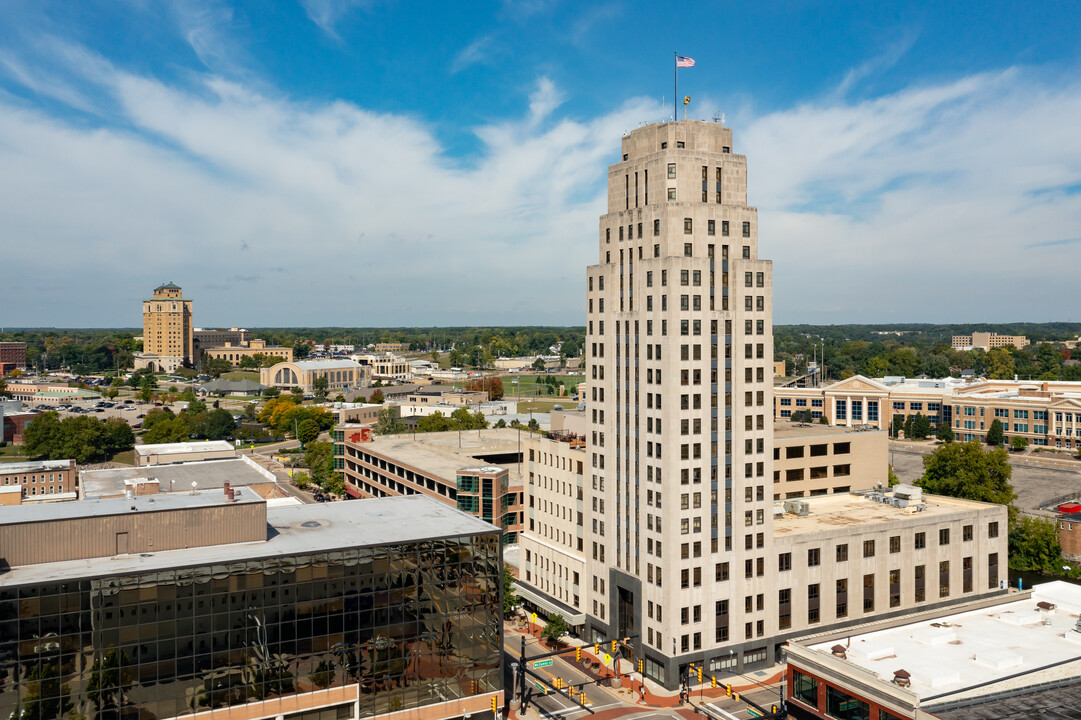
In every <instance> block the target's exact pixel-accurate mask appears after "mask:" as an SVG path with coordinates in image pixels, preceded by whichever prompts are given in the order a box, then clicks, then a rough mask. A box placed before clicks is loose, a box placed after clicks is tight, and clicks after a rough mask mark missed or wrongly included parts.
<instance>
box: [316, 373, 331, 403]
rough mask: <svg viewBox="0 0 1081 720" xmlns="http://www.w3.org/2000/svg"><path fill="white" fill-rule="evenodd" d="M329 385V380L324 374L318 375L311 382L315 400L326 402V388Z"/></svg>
mask: <svg viewBox="0 0 1081 720" xmlns="http://www.w3.org/2000/svg"><path fill="white" fill-rule="evenodd" d="M329 387H330V381H329V380H327V376H326V375H320V376H319V377H317V378H315V381H314V382H313V383H312V392H313V394H314V395H315V401H316V402H326V399H327V388H329Z"/></svg>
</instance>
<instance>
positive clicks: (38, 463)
mask: <svg viewBox="0 0 1081 720" xmlns="http://www.w3.org/2000/svg"><path fill="white" fill-rule="evenodd" d="M8 417H11V416H10V415H8ZM70 467H71V460H32V461H30V462H14V463H4V464H2V465H0V473H3V474H4V475H10V474H12V473H15V474H19V473H33V472H41V471H43V470H44V471H45V472H49V471H50V470H53V471H55V470H67V469H69V468H70Z"/></svg>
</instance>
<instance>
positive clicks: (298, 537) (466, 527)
mask: <svg viewBox="0 0 1081 720" xmlns="http://www.w3.org/2000/svg"><path fill="white" fill-rule="evenodd" d="M241 493H242V495H248V496H254V493H253V492H252V491H251V490H242V491H241ZM178 494H179V493H178ZM204 494H206V493H204ZM209 494H212V495H214V497H216V498H217V497H219V496H220V495H221V493H209ZM152 497H154V498H155V500H158V499H159V496H157V495H154V496H152ZM189 497H191V496H189ZM195 497H198V496H195ZM136 500H137V501H138V500H139V498H136ZM97 502H99V503H106V502H112V501H107V500H99V501H97ZM120 502H122V503H125V504H127V505H130V504H131V500H129V499H121V500H120ZM88 504H89V503H85V502H84V503H59V504H53V505H44V506H37V507H34V508H27V507H25V506H24V507H21V508H12V509H14V510H24V511H25V510H31V509H32V510H38V509H53V508H57V507H61V506H63V507H79V506H86V505H88ZM5 512H6V510H5V509H0V513H5ZM267 525H268V528H267V540H265V541H262V542H250V543H234V544H229V545H214V546H211V547H200V548H187V549H183V550H166V551H163V552H157V553H142V554H138V555H117V556H114V557H103V558H89V559H85V560H67V561H64V562H56V563H44V564H40V565H25V566H21V567H15V568H12V569H11V570H9V571H8V572H5V573H3V574H0V587H11V586H15V585H21V584H26V583H45V582H60V581H69V580H77V579H82V578H91V577H101V576H107V575H119V574H129V573H143V572H156V571H160V570H167V569H173V568H190V567H193V566H197V565H209V564H214V563H218V564H221V563H230V562H244V561H249V560H263V559H269V558H275V557H281V556H285V555H297V554H303V553H317V552H328V551H331V550H346V549H350V548H363V547H379V546H386V545H399V544H402V543H407V542H419V541H423V540H434V539H438V538H444V537H458V536H463V535H479V534H486V533H498V532H500V530H499V528H497V527H495V526H494V525H490V524H488V523H486V522H484V521H482V520H479V519H477V518H475V517H473V516H472V515H467V514H465V513H463V512H459V511H458V510H456V509H455V508H453V507H451V506H450V505H447V504H446V503H444V502H441V501H439V500H436V499H434V498H430V497H427V496H425V495H408V496H404V497H391V498H371V499H367V500H353V501H350V502H339V503H318V504H312V505H292V506H287V507H268V508H267Z"/></svg>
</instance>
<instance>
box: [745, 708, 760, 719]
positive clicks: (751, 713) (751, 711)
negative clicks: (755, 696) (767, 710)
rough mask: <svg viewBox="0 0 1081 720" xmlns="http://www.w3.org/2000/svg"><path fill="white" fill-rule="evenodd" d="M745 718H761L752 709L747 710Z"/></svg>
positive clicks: (758, 713)
mask: <svg viewBox="0 0 1081 720" xmlns="http://www.w3.org/2000/svg"><path fill="white" fill-rule="evenodd" d="M747 716H748V717H755V718H757V717H762V713H760V712H758V711H757V710H755V709H754V708H747Z"/></svg>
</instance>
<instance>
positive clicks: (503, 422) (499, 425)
mask: <svg viewBox="0 0 1081 720" xmlns="http://www.w3.org/2000/svg"><path fill="white" fill-rule="evenodd" d="M492 427H496V428H505V427H507V421H506V420H503V419H502V418H500V420H499V422H497V423H496V424H495V425H493V426H492Z"/></svg>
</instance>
